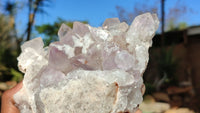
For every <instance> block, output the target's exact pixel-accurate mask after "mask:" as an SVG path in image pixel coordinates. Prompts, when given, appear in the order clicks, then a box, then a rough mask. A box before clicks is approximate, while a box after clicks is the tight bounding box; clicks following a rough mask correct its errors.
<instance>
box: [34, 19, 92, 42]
mask: <svg viewBox="0 0 200 113" xmlns="http://www.w3.org/2000/svg"><path fill="white" fill-rule="evenodd" d="M62 23H65V24H66V25H67V26H69V27H71V28H73V22H72V21H65V20H63V19H61V18H58V19H57V21H56V22H54V23H53V24H43V25H41V26H36V27H35V28H36V30H37V32H38V33H40V34H44V35H45V38H43V40H44V43H45V46H48V45H49V44H50V43H51V42H54V41H57V40H58V36H57V33H58V30H59V28H60V26H61V24H62ZM82 23H85V24H87V23H88V22H87V21H82Z"/></svg>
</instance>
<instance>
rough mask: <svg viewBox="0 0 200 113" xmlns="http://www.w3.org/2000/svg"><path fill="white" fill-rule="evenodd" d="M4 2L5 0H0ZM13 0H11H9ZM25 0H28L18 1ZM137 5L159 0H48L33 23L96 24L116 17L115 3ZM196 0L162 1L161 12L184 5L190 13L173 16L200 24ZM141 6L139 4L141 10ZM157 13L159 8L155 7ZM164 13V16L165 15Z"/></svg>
mask: <svg viewBox="0 0 200 113" xmlns="http://www.w3.org/2000/svg"><path fill="white" fill-rule="evenodd" d="M1 1H6V0H1ZM10 1H13V0H10ZM18 1H22V2H24V3H25V2H27V1H28V0H18ZM141 4H147V5H150V6H151V5H154V6H155V7H158V8H160V0H51V3H49V6H48V7H46V8H45V9H44V10H45V11H46V12H47V13H48V15H45V14H42V15H41V14H39V15H37V16H36V19H35V24H36V25H42V24H47V23H49V24H53V23H54V22H55V21H56V20H57V18H58V17H60V18H62V19H64V20H66V21H84V20H86V21H88V22H89V24H90V25H91V26H94V27H99V26H101V25H102V24H103V22H104V20H105V19H106V18H113V17H117V16H118V15H117V10H116V6H120V7H123V8H124V9H125V10H126V11H128V12H131V11H133V9H134V6H135V5H138V7H140V5H141ZM199 5H200V0H166V2H165V6H166V7H165V11H166V13H168V12H169V9H170V8H172V7H181V6H187V8H188V9H190V10H192V13H191V12H190V13H187V14H184V15H177V16H178V17H177V18H179V21H180V22H187V24H188V25H189V26H192V25H200V8H199ZM142 8H145V7H144V6H142V5H141V9H142ZM27 15H28V12H27V9H26V8H23V9H21V10H19V11H18V15H17V20H16V21H17V26H18V29H19V30H21V31H23V30H22V29H24V28H25V27H26V25H27ZM158 16H160V10H158ZM166 16H168V15H166Z"/></svg>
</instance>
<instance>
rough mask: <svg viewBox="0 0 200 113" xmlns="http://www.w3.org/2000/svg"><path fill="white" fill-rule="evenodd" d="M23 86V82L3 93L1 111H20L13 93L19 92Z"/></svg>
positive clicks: (8, 112)
mask: <svg viewBox="0 0 200 113" xmlns="http://www.w3.org/2000/svg"><path fill="white" fill-rule="evenodd" d="M21 88H22V82H20V83H19V84H17V85H16V86H15V87H13V88H11V89H9V90H7V91H5V92H4V93H3V95H2V102H1V113H20V111H19V110H18V108H17V107H16V106H15V102H14V99H13V95H14V94H15V93H17V92H18V91H19V90H20V89H21Z"/></svg>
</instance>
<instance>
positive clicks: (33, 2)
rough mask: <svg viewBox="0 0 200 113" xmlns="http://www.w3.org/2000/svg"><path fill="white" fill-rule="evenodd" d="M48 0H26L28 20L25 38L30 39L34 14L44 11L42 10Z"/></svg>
mask: <svg viewBox="0 0 200 113" xmlns="http://www.w3.org/2000/svg"><path fill="white" fill-rule="evenodd" d="M48 1H49V0H29V1H28V7H29V13H28V17H29V21H28V27H27V30H26V33H27V38H26V40H27V41H28V40H30V36H31V32H32V26H33V23H34V20H35V16H36V14H37V13H38V12H41V13H44V12H45V11H44V10H43V8H44V6H46V4H45V3H46V2H48Z"/></svg>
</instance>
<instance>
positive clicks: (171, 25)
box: [167, 19, 187, 31]
mask: <svg viewBox="0 0 200 113" xmlns="http://www.w3.org/2000/svg"><path fill="white" fill-rule="evenodd" d="M185 28H187V23H186V22H180V23H178V24H175V21H174V20H173V19H170V20H169V22H168V26H167V30H168V31H179V30H183V29H185Z"/></svg>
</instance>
